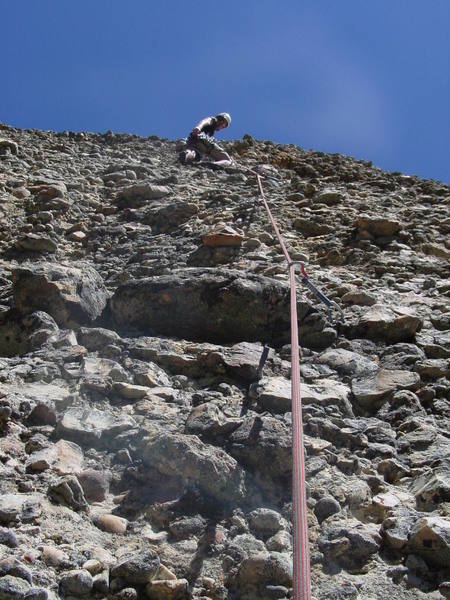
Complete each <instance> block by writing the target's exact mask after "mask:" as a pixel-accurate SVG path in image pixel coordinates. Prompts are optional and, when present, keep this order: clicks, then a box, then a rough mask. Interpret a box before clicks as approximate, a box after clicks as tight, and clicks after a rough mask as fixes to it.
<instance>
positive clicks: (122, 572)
mask: <svg viewBox="0 0 450 600" xmlns="http://www.w3.org/2000/svg"><path fill="white" fill-rule="evenodd" d="M159 565H160V560H159V556H158V555H157V554H156V552H154V551H153V550H145V551H143V552H139V553H136V554H132V555H129V556H126V557H125V558H123V559H121V560H120V561H119V562H118V563H116V564H115V565H114V566H113V567H112V568H111V576H112V577H121V578H122V579H124V580H125V581H126V582H127V583H131V584H145V583H148V582H149V581H151V580H152V579H153V578H154V577H155V575H156V574H157V572H158V570H159Z"/></svg>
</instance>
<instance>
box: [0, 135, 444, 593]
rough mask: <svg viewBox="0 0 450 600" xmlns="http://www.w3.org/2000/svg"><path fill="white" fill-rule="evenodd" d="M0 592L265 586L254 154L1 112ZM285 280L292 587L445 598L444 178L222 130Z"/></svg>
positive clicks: (277, 525) (276, 488)
mask: <svg viewBox="0 0 450 600" xmlns="http://www.w3.org/2000/svg"><path fill="white" fill-rule="evenodd" d="M0 129H1V131H0V138H1V139H0V214H1V224H0V382H1V383H0V431H1V433H0V476H1V481H0V490H1V496H0V599H3V598H7V599H12V598H13V599H15V598H20V599H21V598H27V600H32V599H33V600H35V599H36V600H37V599H38V598H39V600H41V599H45V598H52V597H53V598H54V597H65V598H69V597H74V598H79V597H84V598H98V599H100V598H106V597H108V598H114V599H127V600H128V599H131V600H132V599H134V598H138V597H139V598H149V599H152V598H154V599H182V598H191V597H192V598H196V599H200V598H202V599H203V600H207V599H210V600H223V599H227V598H229V599H242V600H252V599H255V600H256V599H262V600H265V599H272V598H289V597H290V594H291V583H292V565H291V549H292V540H291V523H290V518H291V483H290V477H291V439H290V435H291V426H290V416H291V414H290V385H289V374H290V365H289V357H290V349H289V346H288V344H289V310H288V306H289V301H288V288H287V270H286V265H285V262H284V257H283V255H282V253H281V251H280V249H279V248H278V246H277V243H276V240H275V238H274V235H273V232H272V230H271V227H270V224H269V222H268V219H267V217H266V214H265V212H264V208H263V206H262V204H261V202H260V200H259V197H258V189H257V186H256V181H255V178H254V176H253V175H252V174H251V173H249V172H248V171H245V169H228V170H214V169H212V168H211V167H210V166H208V165H196V166H192V167H181V166H179V165H178V164H177V163H176V154H177V143H176V142H172V141H168V140H166V139H159V138H157V137H155V136H150V137H148V138H142V137H138V136H134V135H118V134H113V133H111V132H108V133H106V134H104V135H97V134H91V133H72V132H63V133H53V132H44V131H35V130H18V129H13V128H11V127H8V126H6V125H0ZM224 146H225V147H226V149H227V151H230V152H231V153H232V154H233V155H234V157H235V158H237V160H238V162H239V164H240V165H242V166H243V167H251V168H254V167H255V166H256V165H264V167H263V168H264V170H265V172H266V173H267V174H270V175H273V176H274V178H271V179H267V180H266V182H265V189H266V194H267V198H268V201H269V203H270V204H271V206H272V208H273V211H274V213H275V215H276V218H277V220H278V222H279V224H280V228H281V230H282V232H283V233H284V237H285V239H286V243H287V245H288V248H289V251H290V253H291V255H292V258H293V259H294V260H298V261H304V262H305V264H306V266H307V270H308V272H309V275H310V277H311V280H312V281H313V282H314V283H315V284H316V285H318V286H319V287H320V288H321V289H322V290H323V291H324V292H325V293H327V294H328V295H329V297H330V298H332V299H333V300H335V301H336V302H337V303H339V305H340V306H341V308H342V310H343V315H340V314H339V313H338V312H335V313H334V314H333V315H331V320H330V317H329V316H328V315H327V313H326V312H325V311H324V310H323V307H322V306H319V305H318V304H317V300H316V299H315V298H314V297H313V296H311V295H310V292H309V291H308V290H306V289H305V288H303V287H302V286H301V285H300V284H299V295H298V313H299V335H300V344H301V350H302V358H301V374H302V398H303V404H304V408H303V416H304V427H305V434H306V448H305V450H306V471H307V484H308V507H309V524H310V543H311V569H312V582H313V596H314V597H315V598H316V599H317V600H319V599H320V600H325V599H330V600H331V599H341V598H342V599H361V600H369V599H370V600H375V599H387V598H391V597H392V595H395V597H396V598H398V599H399V600H403V599H412V598H430V599H431V598H442V597H444V598H450V573H449V568H448V567H449V564H450V519H449V516H450V479H449V463H450V458H449V427H448V424H449V413H450V409H449V402H448V399H449V372H450V369H449V363H450V344H449V342H450V306H449V304H450V301H449V295H450V273H449V268H448V264H449V263H448V259H449V258H450V244H449V237H448V234H449V232H450V214H449V203H450V188H449V186H447V185H444V184H442V183H439V182H435V181H424V180H420V179H418V178H416V177H410V176H405V175H402V174H401V173H388V172H385V171H382V170H380V169H378V168H374V167H373V166H372V165H371V164H370V163H367V162H363V161H358V160H354V159H352V158H349V157H343V156H340V155H327V154H323V153H320V152H308V151H305V150H302V149H301V148H299V147H296V146H293V145H292V146H281V145H277V144H274V143H272V142H270V141H256V140H254V139H252V138H251V136H248V135H247V136H244V138H243V139H242V140H238V141H235V142H229V143H227V144H224Z"/></svg>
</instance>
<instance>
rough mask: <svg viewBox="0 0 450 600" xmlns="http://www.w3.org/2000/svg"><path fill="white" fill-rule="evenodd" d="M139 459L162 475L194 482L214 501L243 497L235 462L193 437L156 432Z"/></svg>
mask: <svg viewBox="0 0 450 600" xmlns="http://www.w3.org/2000/svg"><path fill="white" fill-rule="evenodd" d="M143 459H144V463H145V464H146V465H148V466H151V467H153V468H154V469H156V470H157V471H158V472H159V473H160V474H161V475H163V476H164V475H167V476H171V477H173V476H177V477H181V478H182V481H183V482H184V484H185V485H186V484H188V483H189V482H192V483H195V484H196V485H198V486H199V487H200V489H202V490H203V492H204V493H206V494H208V495H209V496H211V497H212V498H214V499H215V500H216V501H217V502H237V501H239V500H241V499H242V498H243V496H244V493H245V488H244V473H243V471H242V469H241V468H240V467H239V465H238V463H237V462H236V461H235V460H234V458H232V457H231V456H230V455H229V454H227V453H226V452H225V451H224V450H222V449H221V448H214V447H211V446H207V445H205V444H203V443H202V442H201V441H200V440H199V438H198V437H197V436H193V435H190V436H188V435H182V434H171V433H160V434H158V435H156V436H155V437H154V438H153V439H152V440H150V441H149V442H148V443H147V445H146V446H145V447H144V451H143Z"/></svg>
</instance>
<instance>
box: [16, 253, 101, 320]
mask: <svg viewBox="0 0 450 600" xmlns="http://www.w3.org/2000/svg"><path fill="white" fill-rule="evenodd" d="M13 296H14V306H15V308H16V309H17V310H18V311H19V312H20V313H29V312H33V311H35V310H43V311H45V312H48V314H50V315H51V316H52V317H53V318H54V319H55V321H56V322H57V323H58V325H60V326H63V327H69V328H70V327H73V326H75V325H77V324H82V323H91V322H93V321H95V319H96V318H97V317H99V316H100V314H101V313H102V311H103V309H104V308H105V306H106V302H107V298H108V292H107V290H106V288H105V286H104V284H103V280H102V278H101V277H100V275H99V274H98V273H97V271H96V270H95V269H94V268H93V267H91V266H87V265H83V266H81V265H80V266H79V267H66V266H62V265H59V264H55V263H43V262H37V263H33V265H32V266H23V267H19V268H17V269H15V270H14V271H13Z"/></svg>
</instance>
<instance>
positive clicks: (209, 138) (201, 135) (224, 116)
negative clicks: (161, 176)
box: [179, 113, 233, 167]
mask: <svg viewBox="0 0 450 600" xmlns="http://www.w3.org/2000/svg"><path fill="white" fill-rule="evenodd" d="M230 123H231V117H230V115H229V114H228V113H219V114H218V115H216V116H215V117H206V118H205V119H202V120H201V121H200V122H199V123H197V125H196V126H195V127H194V129H193V130H192V131H191V133H190V134H189V137H188V139H187V141H186V147H185V149H184V150H183V151H182V152H180V154H179V159H180V162H181V164H183V165H187V164H189V163H192V162H197V161H199V160H201V158H202V157H203V156H208V157H210V158H212V159H213V161H214V164H215V165H221V166H224V167H227V166H230V165H232V164H233V159H232V158H231V157H230V155H229V154H227V153H226V152H225V151H224V150H222V148H221V147H220V146H219V144H217V143H216V141H215V140H214V133H215V132H216V131H219V130H220V129H225V128H226V127H228V125H229V124H230Z"/></svg>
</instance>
